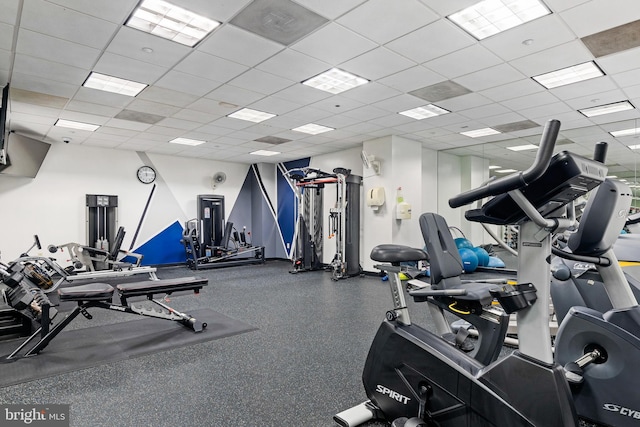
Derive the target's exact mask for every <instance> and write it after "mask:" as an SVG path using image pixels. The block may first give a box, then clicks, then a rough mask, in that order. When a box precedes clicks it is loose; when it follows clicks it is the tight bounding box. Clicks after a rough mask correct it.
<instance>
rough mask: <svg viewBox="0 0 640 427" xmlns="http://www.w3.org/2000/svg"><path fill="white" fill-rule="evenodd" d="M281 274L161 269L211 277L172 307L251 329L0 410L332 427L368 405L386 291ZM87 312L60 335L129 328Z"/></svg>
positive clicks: (70, 378)
mask: <svg viewBox="0 0 640 427" xmlns="http://www.w3.org/2000/svg"><path fill="white" fill-rule="evenodd" d="M289 268H290V263H288V262H284V261H269V262H267V263H266V264H265V265H254V266H246V267H231V268H223V269H214V270H204V271H197V272H193V271H191V270H189V269H187V268H183V267H172V268H163V269H160V270H159V271H158V277H160V278H173V277H180V276H191V275H201V276H205V277H208V278H209V286H208V287H206V288H205V289H204V290H203V292H202V293H201V294H200V295H198V296H195V295H184V296H174V297H172V298H171V304H172V306H173V307H174V308H176V309H178V310H185V311H189V310H193V309H198V308H210V309H212V310H215V311H218V312H220V313H222V314H224V315H226V316H229V317H232V318H235V319H238V320H241V321H243V322H246V323H248V324H250V325H252V326H255V327H257V328H258V330H256V331H252V332H248V333H243V334H241V335H237V336H232V337H228V338H223V339H219V340H215V341H210V342H206V343H202V344H196V345H192V346H188V347H185V348H179V349H173V350H168V351H165V352H160V353H156V354H152V355H148V356H144V357H140V358H136V359H132V360H126V361H120V362H114V363H111V364H107V365H102V366H99V367H95V368H90V369H84V370H79V371H74V372H71V373H68V374H64V375H59V376H55V377H51V378H46V379H43V380H38V381H32V382H28V383H23V384H19V385H16V386H11V387H6V388H3V389H2V390H1V391H0V402H1V403H22V404H54V403H63V404H70V405H71V425H72V426H74V427H96V426H121V427H126V426H132V427H133V426H135V427H142V426H150V427H151V426H153V427H162V426H171V427H174V426H181V427H205V426H210V427H217V426H224V427H226V426H252V427H253V426H256V427H257V426H278V427H280V426H334V425H335V424H334V423H333V421H332V416H333V415H334V414H335V413H336V412H339V411H341V410H343V409H346V408H349V407H351V406H353V405H356V404H358V403H360V402H362V401H363V400H365V398H366V396H365V394H364V392H363V390H362V384H361V379H360V376H361V371H362V367H363V364H364V360H365V357H366V355H367V351H368V348H369V345H370V343H371V340H372V339H373V335H374V334H375V332H376V330H377V327H378V325H379V323H380V322H381V320H382V318H383V317H384V313H385V311H386V310H387V309H388V308H389V307H390V292H389V288H388V285H387V283H386V282H382V281H381V280H380V278H378V277H364V278H360V277H355V278H350V279H346V280H342V281H339V282H334V281H332V280H331V279H330V274H329V273H326V272H323V271H316V272H307V273H300V274H289V273H288V270H289ZM114 283H117V282H114ZM410 304H411V307H410V309H411V315H412V318H413V320H414V321H415V322H417V323H420V324H428V323H429V319H428V315H427V313H426V311H427V310H426V307H424V306H422V305H419V304H418V305H416V304H413V303H410ZM92 314H93V315H94V318H93V319H92V320H87V319H84V318H83V317H79V318H78V319H76V320H75V321H74V323H73V324H72V325H70V326H71V327H74V328H82V327H88V326H95V325H99V324H108V323H116V322H123V321H127V320H134V319H137V316H132V315H126V314H121V313H115V312H111V311H106V310H93V311H92ZM159 321H160V320H159ZM9 366H10V365H8V366H7V367H9ZM382 425H385V424H383V423H369V424H368V426H382ZM585 425H586V424H585ZM505 427H506V426H505Z"/></svg>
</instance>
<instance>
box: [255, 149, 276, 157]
mask: <svg viewBox="0 0 640 427" xmlns="http://www.w3.org/2000/svg"><path fill="white" fill-rule="evenodd" d="M249 154H253V155H255V156H275V155H276V154H280V152H279V151H269V150H257V151H252V152H251V153H249Z"/></svg>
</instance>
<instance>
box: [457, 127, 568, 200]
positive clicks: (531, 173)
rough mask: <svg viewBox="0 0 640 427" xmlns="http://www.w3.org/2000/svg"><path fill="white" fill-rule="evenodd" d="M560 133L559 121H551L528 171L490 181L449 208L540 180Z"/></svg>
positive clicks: (458, 198) (462, 195)
mask: <svg viewBox="0 0 640 427" xmlns="http://www.w3.org/2000/svg"><path fill="white" fill-rule="evenodd" d="M559 131H560V122H559V121H558V120H549V121H548V122H547V124H546V125H545V127H544V130H543V131H542V137H541V138H540V146H539V147H538V153H537V154H536V158H535V160H534V162H533V164H532V165H531V166H530V167H529V169H527V170H526V171H524V172H522V171H520V172H516V173H513V174H511V175H509V176H505V177H502V178H498V179H495V180H493V181H489V182H487V183H486V184H484V185H483V186H481V187H478V188H474V189H471V190H468V191H465V192H464V193H460V194H458V195H457V196H454V197H452V198H451V199H449V206H451V207H452V208H458V207H460V206H464V205H467V204H469V203H471V202H475V201H476V200H480V199H484V198H485V197H490V196H497V195H498V194H503V193H508V192H509V191H512V190H515V189H518V188H522V187H525V186H527V185H528V184H529V183H531V182H532V181H534V180H536V179H538V178H540V176H542V174H543V173H544V172H545V171H546V170H547V168H548V167H549V163H550V162H551V157H552V156H553V150H554V148H555V144H556V138H557V137H558V132H559Z"/></svg>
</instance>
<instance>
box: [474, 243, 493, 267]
mask: <svg viewBox="0 0 640 427" xmlns="http://www.w3.org/2000/svg"><path fill="white" fill-rule="evenodd" d="M471 250H472V251H473V252H474V253H475V254H476V256H477V257H478V265H479V266H480V267H486V266H487V265H488V264H489V252H487V251H486V250H485V249H484V248H481V247H480V246H476V247H475V248H473V249H471Z"/></svg>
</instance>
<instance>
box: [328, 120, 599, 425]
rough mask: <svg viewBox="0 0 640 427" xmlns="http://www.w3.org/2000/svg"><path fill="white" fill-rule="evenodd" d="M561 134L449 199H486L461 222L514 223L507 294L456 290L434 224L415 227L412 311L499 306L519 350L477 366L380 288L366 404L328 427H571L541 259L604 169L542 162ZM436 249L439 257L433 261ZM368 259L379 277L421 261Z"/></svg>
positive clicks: (548, 130)
mask: <svg viewBox="0 0 640 427" xmlns="http://www.w3.org/2000/svg"><path fill="white" fill-rule="evenodd" d="M559 128H560V123H559V122H558V121H555V120H552V121H550V122H548V123H547V125H546V127H545V129H544V132H543V135H542V139H541V143H540V146H539V149H538V153H537V157H536V159H535V162H534V164H533V165H532V166H531V167H530V168H529V169H527V170H526V171H524V172H518V173H516V174H513V175H510V176H507V177H503V178H500V179H496V180H494V181H490V182H489V183H487V184H485V185H483V186H482V187H480V188H477V189H474V190H470V191H468V192H466V193H463V194H460V195H458V196H456V197H454V198H452V199H451V200H450V201H449V204H450V206H451V207H454V208H455V207H460V206H462V205H465V204H468V203H471V202H473V201H475V200H481V199H484V198H486V197H490V196H495V197H493V198H492V199H491V200H489V201H488V202H487V203H485V204H484V205H483V206H482V208H480V209H476V210H473V211H469V212H467V213H466V217H467V219H469V220H473V221H482V222H487V223H492V224H500V225H507V224H519V225H520V236H521V242H522V243H521V250H520V257H519V268H518V283H519V284H518V286H517V287H516V288H513V289H511V288H508V287H495V285H493V286H494V288H492V287H490V286H489V285H486V284H479V285H478V287H471V286H470V285H469V284H461V281H460V279H459V275H460V271H461V270H462V264H461V261H460V259H459V256H458V255H457V249H456V248H455V243H453V239H452V237H451V234H450V233H449V231H448V227H447V226H446V222H445V221H444V218H442V217H440V216H439V215H436V214H428V215H427V216H426V217H425V216H423V217H421V227H425V228H428V229H429V230H427V234H428V235H429V238H428V240H427V250H428V252H429V254H430V256H431V258H430V264H431V276H432V285H431V287H430V288H426V289H421V290H417V291H411V292H409V295H411V296H412V297H413V298H414V300H416V301H418V302H420V301H425V300H426V301H427V302H428V304H429V306H430V307H431V306H434V307H437V308H442V307H443V306H445V307H449V308H450V309H453V310H449V311H452V312H454V313H455V312H456V311H461V312H462V311H468V312H475V314H477V315H478V316H480V317H482V316H483V315H484V312H485V309H486V307H487V301H489V302H490V301H491V300H492V299H493V298H496V299H498V300H499V301H500V302H501V304H502V305H503V307H508V308H509V310H510V311H513V312H517V316H518V329H519V331H518V332H519V337H520V349H519V351H516V352H514V353H512V354H510V355H508V356H506V357H504V358H502V359H500V360H498V361H494V362H491V363H488V364H484V363H480V362H479V361H478V360H477V359H475V358H474V357H472V356H470V355H468V354H466V353H465V352H464V351H462V350H460V349H459V348H458V347H456V346H455V345H453V344H452V343H451V342H450V341H448V340H447V339H444V338H442V337H441V336H440V335H438V334H434V333H432V332H430V331H427V330H425V329H423V328H421V327H420V326H417V325H415V324H412V323H411V320H410V318H409V313H408V310H407V307H406V303H405V299H404V290H403V288H402V285H401V282H400V280H393V281H390V286H391V292H392V296H393V300H394V308H393V310H390V311H389V312H388V313H387V319H386V320H385V321H384V322H383V323H382V325H381V326H380V328H379V330H378V333H377V334H376V337H375V338H374V341H373V343H372V346H371V349H370V351H369V355H368V357H367V361H366V363H365V369H364V372H363V384H364V388H365V391H366V393H367V396H368V397H369V399H370V400H369V401H367V402H365V403H363V404H361V405H358V406H356V407H354V408H351V409H349V410H347V411H344V412H341V413H340V414H337V415H336V416H335V417H334V420H335V421H336V422H338V423H339V424H340V425H342V426H356V425H359V424H361V423H363V422H366V421H368V420H370V419H373V418H377V419H385V420H387V421H394V423H395V425H396V426H400V425H404V426H405V427H408V426H438V427H454V426H455V427H470V426H474V427H478V426H495V427H498V426H501V427H502V426H510V427H512V426H513V427H518V426H528V427H533V426H535V427H548V426H554V427H555V426H577V423H578V421H577V420H578V418H577V414H576V412H575V407H574V403H573V399H572V396H571V391H570V388H569V385H568V382H567V380H566V378H565V369H564V368H563V367H562V366H560V365H558V364H557V363H555V362H554V358H553V354H552V348H551V336H550V332H549V327H548V318H549V304H548V303H547V301H548V300H549V283H550V268H549V265H548V263H547V258H548V257H549V256H550V252H551V244H550V242H551V238H550V236H551V234H552V233H554V232H558V231H561V230H563V229H567V228H569V227H570V226H571V225H572V224H573V221H572V219H571V218H562V217H561V214H562V213H564V206H565V205H566V204H568V203H571V202H572V201H573V200H575V199H576V198H578V197H580V196H581V195H584V194H586V193H587V192H588V191H590V190H591V189H593V188H595V187H596V186H597V185H599V184H600V183H602V181H603V180H604V179H605V176H606V172H607V169H606V167H605V166H604V165H603V164H601V163H599V162H597V161H594V160H591V159H587V158H584V157H581V156H578V155H575V154H572V153H567V152H562V153H559V154H557V155H556V156H553V158H552V153H553V148H554V143H555V140H556V137H557V134H558V131H559ZM438 247H440V248H441V249H443V250H440V252H438V250H437V248H438ZM371 257H372V259H373V260H375V261H378V262H383V263H385V265H384V266H380V268H383V269H386V271H394V269H397V268H400V263H401V262H407V261H417V260H420V259H425V258H426V254H425V253H424V252H422V251H421V250H418V249H413V248H408V247H405V246H400V245H381V246H378V247H376V248H374V250H373V251H372V254H371ZM434 266H435V268H434ZM394 275H396V276H397V273H395V274H394ZM536 298H537V299H536ZM431 312H432V314H434V313H435V314H436V315H438V313H439V316H437V317H439V319H438V318H436V319H435V321H436V324H437V325H438V324H439V323H443V324H444V325H446V323H447V322H446V321H445V320H444V316H443V314H442V310H432V311H431ZM444 325H439V326H438V329H440V327H441V326H442V327H444ZM495 334H497V335H502V334H503V332H502V331H499V332H496V333H495ZM500 342H501V341H500ZM498 345H499V344H498ZM582 355H584V353H582V354H581V356H582Z"/></svg>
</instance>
